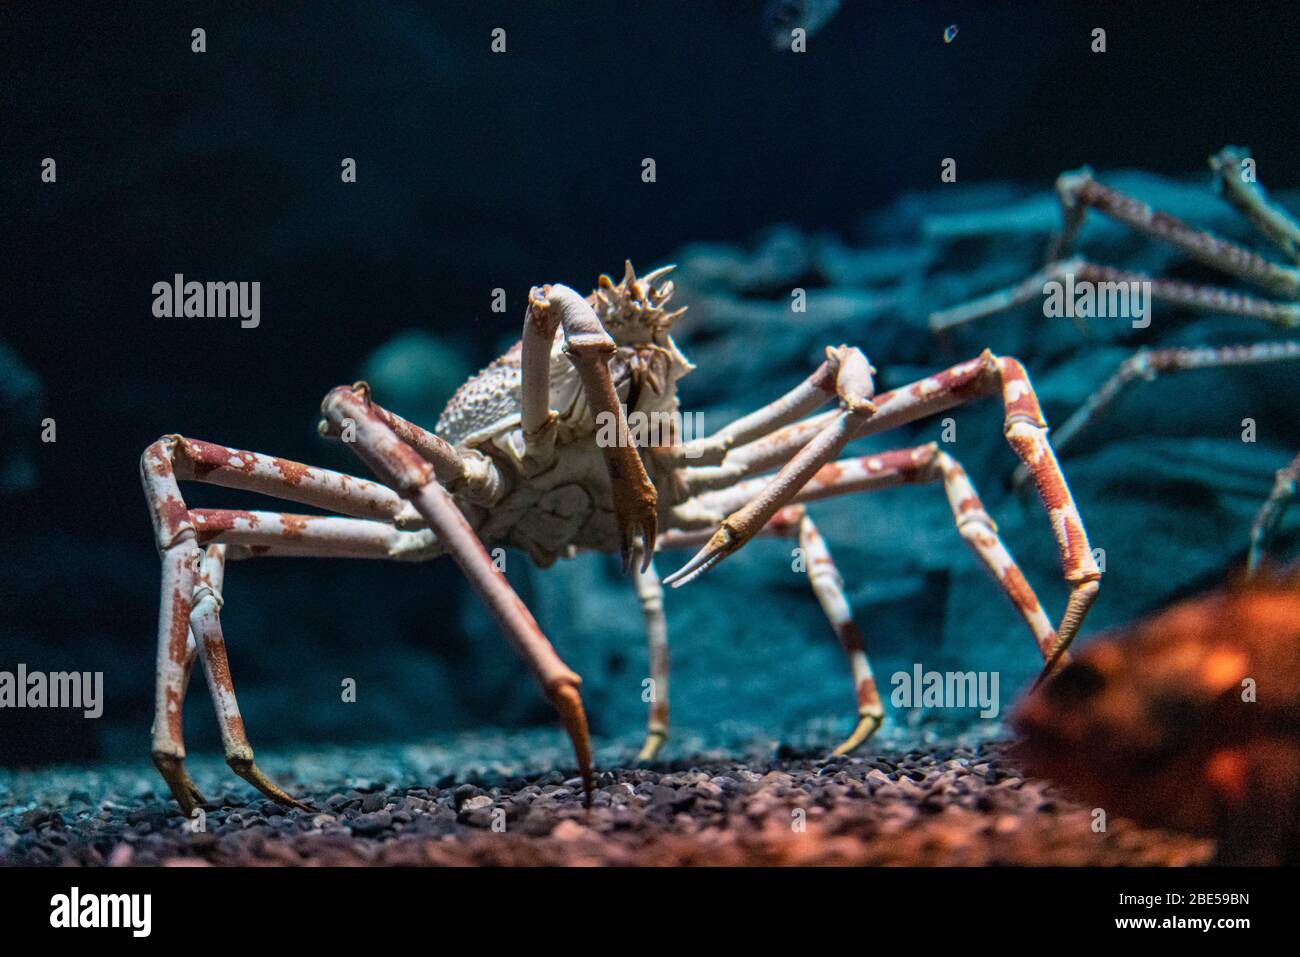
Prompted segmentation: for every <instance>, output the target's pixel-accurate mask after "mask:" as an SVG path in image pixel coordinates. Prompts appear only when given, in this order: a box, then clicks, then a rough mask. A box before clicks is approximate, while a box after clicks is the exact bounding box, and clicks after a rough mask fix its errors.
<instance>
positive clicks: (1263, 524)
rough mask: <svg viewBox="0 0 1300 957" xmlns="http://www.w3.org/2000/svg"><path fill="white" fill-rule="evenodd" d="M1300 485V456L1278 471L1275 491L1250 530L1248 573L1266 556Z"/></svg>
mask: <svg viewBox="0 0 1300 957" xmlns="http://www.w3.org/2000/svg"><path fill="white" fill-rule="evenodd" d="M1297 485H1300V455H1297V456H1296V457H1295V458H1294V459H1292V460H1291V464H1290V465H1287V466H1286V467H1285V468H1280V469H1278V470H1277V478H1276V479H1275V480H1274V482H1273V491H1272V492H1271V493H1270V494H1269V496H1268V499H1267V500H1266V501H1265V502H1264V505H1263V506H1262V507H1261V508H1260V510H1259V513H1258V514H1257V515H1256V516H1255V522H1254V524H1253V525H1252V526H1251V529H1250V557H1249V558H1248V559H1247V563H1246V569H1247V572H1249V573H1253V572H1254V571H1255V570H1256V569H1257V568H1258V567H1259V563H1260V560H1261V559H1262V558H1263V556H1264V551H1265V549H1267V548H1268V543H1269V541H1270V539H1272V537H1273V533H1274V532H1275V531H1276V530H1277V526H1278V524H1279V523H1280V522H1281V521H1282V516H1283V515H1284V514H1285V513H1286V509H1287V506H1288V505H1290V504H1291V501H1292V499H1294V498H1295V497H1296V488H1297Z"/></svg>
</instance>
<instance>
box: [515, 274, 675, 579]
mask: <svg viewBox="0 0 1300 957" xmlns="http://www.w3.org/2000/svg"><path fill="white" fill-rule="evenodd" d="M557 329H563V331H564V346H565V352H566V354H567V355H568V357H569V360H570V361H571V362H572V363H573V365H574V368H575V369H577V371H578V377H579V378H580V379H581V380H582V389H583V393H584V394H585V395H586V397H587V401H588V402H589V403H590V404H591V407H592V409H593V410H594V411H595V413H596V415H597V416H598V417H599V416H612V417H613V418H612V421H613V422H614V423H615V425H616V429H617V431H616V433H615V436H616V440H615V441H614V442H610V443H605V444H604V445H603V447H602V449H601V451H602V453H603V454H604V457H605V466H606V468H607V469H608V471H609V479H610V484H611V486H612V490H613V494H614V512H615V514H616V516H617V518H618V532H619V538H620V542H621V546H622V548H621V551H622V556H623V565H624V567H625V568H630V567H631V562H632V556H633V551H634V545H635V544H636V539H637V538H638V537H639V538H640V541H641V545H642V549H641V554H642V562H643V565H642V569H643V570H644V568H645V565H644V563H645V562H649V560H650V556H651V555H653V554H654V549H655V534H656V517H655V502H656V498H657V493H656V492H655V487H654V486H653V485H652V484H651V483H650V477H649V476H648V475H647V474H646V470H645V465H644V464H643V463H642V461H641V455H640V453H639V452H637V449H636V447H635V445H634V444H633V443H632V442H631V441H630V438H629V435H628V428H627V416H626V415H625V414H624V411H623V404H622V403H621V402H620V401H619V398H618V391H617V390H616V389H615V387H614V380H613V377H612V376H611V375H610V372H609V359H610V356H612V355H613V354H614V353H615V352H616V351H617V348H618V347H617V345H616V344H615V342H614V339H613V337H611V336H610V334H609V333H608V332H606V331H605V327H604V326H603V325H601V322H600V318H599V317H598V316H597V315H596V311H595V310H594V309H593V308H592V307H591V304H590V303H588V302H587V300H585V299H584V298H582V296H580V295H578V294H577V293H576V292H574V291H573V290H572V289H570V288H569V287H568V286H562V285H558V284H557V285H551V286H542V287H540V288H534V289H533V290H532V291H530V292H529V294H528V311H527V313H526V314H525V316H524V334H523V340H522V343H523V345H522V347H521V348H522V353H521V358H520V361H521V363H522V366H521V369H520V376H521V381H520V391H521V394H520V405H521V411H520V424H521V426H522V429H523V433H524V450H525V451H524V459H525V465H526V467H528V468H533V469H537V470H539V471H540V470H542V469H545V468H547V467H548V466H549V465H550V464H551V462H553V461H554V460H555V431H556V423H557V421H558V413H556V412H555V411H554V410H552V409H551V407H550V402H551V398H550V377H551V345H552V343H553V342H554V341H555V333H556V330H557ZM599 423H600V418H597V424H598V425H599Z"/></svg>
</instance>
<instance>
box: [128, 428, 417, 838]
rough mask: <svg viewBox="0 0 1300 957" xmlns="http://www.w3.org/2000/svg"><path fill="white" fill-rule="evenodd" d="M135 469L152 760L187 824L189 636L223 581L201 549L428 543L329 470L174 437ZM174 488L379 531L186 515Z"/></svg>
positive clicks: (389, 506)
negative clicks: (151, 674)
mask: <svg viewBox="0 0 1300 957" xmlns="http://www.w3.org/2000/svg"><path fill="white" fill-rule="evenodd" d="M140 467H141V477H142V480H143V484H144V490H145V497H146V501H147V503H148V505H149V510H150V516H151V518H152V520H153V525H154V531H155V535H156V539H157V543H158V549H159V553H160V555H161V557H162V583H161V597H160V601H159V623H158V652H157V662H156V678H157V685H156V693H155V701H154V723H153V732H152V737H153V745H152V754H153V760H154V764H155V766H156V767H157V768H158V770H159V772H160V773H161V774H162V776H163V778H164V780H166V781H167V784H168V786H169V788H170V789H171V792H172V795H173V796H174V797H175V798H176V800H177V803H179V804H180V806H181V808H182V809H183V810H184V811H185V813H186V814H188V813H190V812H191V811H192V810H193V809H194V807H195V806H196V805H197V804H200V803H203V798H202V796H201V795H200V794H199V792H198V790H197V788H195V786H194V784H193V782H192V781H191V780H190V778H189V776H188V774H186V772H185V768H184V760H185V745H184V740H183V733H182V728H183V720H182V714H183V707H184V701H185V692H186V688H187V686H188V679H189V675H190V672H191V670H192V668H193V666H194V662H195V660H196V657H198V656H200V655H202V645H203V642H202V641H201V640H196V634H195V632H194V630H193V627H192V626H193V624H194V612H195V607H196V602H197V600H198V599H199V598H202V597H203V594H204V591H205V589H206V591H207V593H208V594H209V595H219V594H220V591H221V585H220V583H219V582H218V581H216V580H215V578H214V576H218V575H220V574H221V573H222V572H223V571H224V566H223V564H221V563H218V562H216V561H215V559H212V560H208V561H206V562H205V549H204V546H206V545H209V544H221V545H226V546H229V550H228V552H227V553H226V555H224V556H223V557H229V558H243V557H252V556H254V555H262V554H271V555H277V554H286V555H322V556H335V555H345V554H355V555H356V556H357V557H388V558H402V557H408V556H409V557H426V556H431V555H432V554H436V542H435V540H434V538H433V533H432V532H430V531H428V530H427V529H421V530H419V531H411V532H406V531H401V530H399V529H398V528H396V527H395V526H394V525H393V524H389V523H390V522H399V523H402V524H404V525H407V526H413V525H422V524H423V520H422V519H420V517H419V515H418V514H417V513H416V512H415V511H414V510H413V509H410V508H409V507H408V506H407V504H406V503H405V502H404V501H403V500H402V499H401V498H400V497H399V496H398V495H397V494H396V493H395V492H393V491H392V490H391V489H388V488H385V487H383V486H381V485H379V484H377V483H374V482H370V481H367V480H365V479H359V478H354V477H352V476H349V475H343V474H341V473H337V472H331V471H329V470H328V469H318V468H314V467H312V466H307V465H302V464H301V463H297V462H291V461H288V460H286V459H279V458H272V457H270V456H265V455H259V454H257V453H254V452H246V451H243V450H240V449H232V448H227V447H226V446H220V445H214V444H212V443H210V442H201V441H198V440H194V439H187V438H185V437H183V436H179V435H170V436H165V437H163V438H162V439H159V440H158V441H157V442H155V443H154V444H153V445H151V446H149V448H148V449H146V450H145V453H144V455H143V456H142V457H141V463H140ZM183 480H193V481H201V482H208V483H212V484H217V485H224V486H227V487H232V488H241V489H246V490H249V491H255V492H262V493H265V494H270V495H276V496H279V497H280V498H285V499H289V500H292V501H297V502H302V503H304V504H308V505H312V506H317V507H322V508H332V509H335V510H338V511H342V512H345V513H349V514H360V515H366V516H376V517H377V518H381V519H386V520H387V521H381V520H369V519H356V518H342V517H339V516H293V515H283V514H280V513H271V512H245V511H225V510H214V509H195V510H193V511H191V510H190V509H189V508H188V506H187V505H186V503H185V501H184V498H183V497H182V495H181V491H180V484H179V483H180V481H183ZM385 542H386V543H388V548H389V550H388V551H387V552H386V553H382V554H381V553H380V551H379V549H378V548H377V547H376V545H377V543H379V544H382V543H385ZM214 600H215V599H214ZM210 611H211V609H210V608H209V609H206V610H205V612H204V615H203V621H204V622H205V623H206V622H208V621H209V619H210V618H211V615H210V614H209V612H210ZM218 627H219V624H218ZM223 658H224V643H223ZM227 674H228V669H227ZM225 730H228V729H225V728H223V733H224V731H225ZM236 770H237V771H238V770H239V769H238V768H236Z"/></svg>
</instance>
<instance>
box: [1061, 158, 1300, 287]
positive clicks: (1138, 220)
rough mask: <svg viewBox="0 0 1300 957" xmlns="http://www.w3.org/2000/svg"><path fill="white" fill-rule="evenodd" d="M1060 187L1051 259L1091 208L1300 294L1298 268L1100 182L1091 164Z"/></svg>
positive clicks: (1248, 277)
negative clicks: (1061, 220)
mask: <svg viewBox="0 0 1300 957" xmlns="http://www.w3.org/2000/svg"><path fill="white" fill-rule="evenodd" d="M1056 192H1057V195H1058V196H1060V198H1061V209H1062V212H1063V214H1064V217H1065V226H1064V228H1063V229H1062V231H1061V235H1060V237H1059V238H1058V240H1057V242H1056V243H1055V247H1056V248H1055V249H1054V250H1053V252H1052V254H1051V255H1050V256H1049V257H1048V258H1050V259H1058V258H1060V256H1061V255H1063V254H1064V253H1065V252H1066V251H1067V250H1068V249H1069V248H1070V247H1071V246H1072V245H1073V243H1074V239H1075V236H1076V235H1077V234H1078V231H1079V227H1080V226H1081V225H1082V224H1083V217H1084V213H1085V212H1086V210H1087V208H1088V207H1092V208H1093V209H1095V210H1097V211H1098V212H1100V213H1104V214H1105V215H1106V216H1109V217H1110V218H1111V219H1114V220H1116V221H1117V222H1121V223H1124V224H1125V225H1126V226H1129V227H1130V228H1132V229H1134V230H1136V231H1137V232H1139V233H1142V234H1143V235H1145V236H1150V237H1151V238H1152V239H1155V240H1158V241H1160V242H1163V243H1166V244H1168V245H1170V246H1173V247H1174V248H1175V249H1177V250H1179V251H1180V252H1182V253H1185V254H1186V255H1187V256H1189V257H1191V258H1192V259H1195V260H1196V261H1197V262H1199V263H1202V264H1204V265H1206V266H1209V267H1210V268H1211V269H1217V270H1219V271H1221V272H1225V273H1227V274H1228V275H1230V276H1236V277H1237V278H1239V279H1242V280H1245V281H1246V282H1248V283H1251V284H1252V285H1254V286H1258V287H1260V288H1262V289H1268V290H1270V291H1271V292H1272V293H1274V294H1275V295H1279V296H1282V297H1283V298H1285V299H1296V298H1300V269H1296V268H1294V267H1291V266H1282V265H1278V264H1277V263H1273V262H1269V261H1268V260H1267V259H1265V258H1264V257H1263V256H1260V255H1259V254H1258V253H1255V252H1252V251H1251V250H1249V249H1246V248H1245V247H1244V246H1239V245H1237V244H1236V243H1234V242H1231V241H1229V240H1226V239H1222V238H1220V237H1218V236H1215V235H1214V234H1213V233H1211V232H1208V231H1207V230H1203V229H1195V228H1193V227H1191V226H1189V225H1187V224H1186V223H1184V222H1183V221H1182V220H1180V219H1177V218H1175V217H1173V216H1170V215H1169V214H1168V213H1162V212H1160V211H1159V210H1156V209H1152V208H1151V207H1150V206H1148V205H1147V204H1146V203H1144V202H1142V201H1141V200H1138V199H1134V198H1133V197H1132V196H1128V195H1126V194H1125V193H1122V192H1120V191H1119V190H1117V189H1112V188H1111V187H1109V186H1104V185H1102V184H1101V183H1099V182H1097V181H1096V180H1095V179H1093V177H1092V171H1091V170H1089V169H1087V168H1084V169H1082V170H1077V171H1075V172H1072V173H1063V174H1062V175H1061V176H1060V177H1059V178H1058V179H1057V181H1056Z"/></svg>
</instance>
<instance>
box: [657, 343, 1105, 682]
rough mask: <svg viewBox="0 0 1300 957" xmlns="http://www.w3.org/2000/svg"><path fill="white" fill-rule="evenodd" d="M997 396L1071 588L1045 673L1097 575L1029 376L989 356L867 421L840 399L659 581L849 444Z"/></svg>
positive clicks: (913, 391) (877, 406) (892, 395)
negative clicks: (804, 441) (813, 434)
mask: <svg viewBox="0 0 1300 957" xmlns="http://www.w3.org/2000/svg"><path fill="white" fill-rule="evenodd" d="M997 394H1000V395H1001V397H1002V401H1003V406H1004V408H1005V410H1006V412H1005V417H1004V426H1003V428H1004V432H1005V434H1006V437H1007V441H1008V443H1009V444H1010V445H1011V447H1012V449H1013V451H1015V453H1016V454H1017V456H1019V458H1020V459H1021V461H1022V462H1024V463H1025V464H1026V466H1027V467H1028V469H1029V472H1030V474H1031V475H1032V476H1033V478H1034V481H1035V484H1036V486H1037V488H1038V492H1039V497H1040V498H1041V500H1042V502H1043V505H1044V507H1045V509H1046V510H1047V513H1048V517H1049V519H1050V522H1051V526H1052V530H1053V532H1054V533H1055V535H1056V539H1057V546H1058V549H1059V551H1060V554H1061V565H1062V572H1063V575H1064V578H1065V580H1066V582H1067V583H1068V584H1069V585H1070V588H1071V591H1070V597H1069V600H1068V601H1067V604H1066V610H1065V612H1064V614H1063V616H1062V619H1061V624H1060V626H1059V627H1058V628H1057V629H1056V639H1055V642H1054V645H1053V648H1052V650H1051V652H1050V653H1049V654H1048V656H1047V665H1046V667H1045V669H1044V674H1047V673H1050V671H1051V670H1052V669H1054V668H1055V667H1056V665H1057V663H1058V662H1059V660H1060V658H1061V656H1062V655H1063V654H1064V653H1065V650H1066V649H1067V648H1068V647H1069V644H1070V642H1071V641H1073V639H1074V636H1075V634H1076V633H1077V631H1078V628H1079V626H1080V625H1081V624H1082V621H1083V618H1084V616H1085V615H1086V614H1087V611H1088V608H1089V607H1091V605H1092V602H1093V600H1094V599H1095V597H1096V594H1097V589H1098V581H1099V580H1100V578H1101V571H1100V569H1099V568H1098V566H1097V563H1096V561H1095V559H1094V558H1093V555H1092V551H1091V548H1090V546H1089V544H1088V538H1087V534H1086V532H1085V531H1084V528H1083V523H1082V521H1081V520H1080V518H1079V514H1078V509H1077V508H1076V507H1075V504H1074V499H1073V496H1071V494H1070V490H1069V487H1068V485H1067V484H1066V482H1065V477H1064V475H1062V473H1061V469H1060V465H1059V464H1058V462H1057V460H1056V456H1055V454H1054V453H1053V451H1052V447H1051V444H1050V443H1049V442H1048V440H1047V423H1046V421H1045V420H1044V419H1043V415H1042V410H1041V408H1040V407H1039V404H1038V398H1037V396H1036V395H1035V393H1034V390H1033V386H1032V385H1031V384H1030V381H1029V376H1028V373H1026V372H1025V369H1024V367H1023V366H1022V365H1021V364H1020V363H1019V362H1018V361H1017V360H1015V359H1011V358H1000V357H997V356H994V355H993V354H992V353H991V352H988V351H985V352H984V353H983V355H981V356H980V357H978V358H977V359H972V360H970V361H968V362H964V363H960V364H959V365H956V366H953V367H952V368H950V369H947V370H945V371H943V372H940V373H938V374H937V375H934V376H930V377H928V378H926V379H922V380H920V381H918V382H916V383H913V384H912V385H910V386H907V387H905V388H902V389H897V390H895V391H893V392H889V393H886V394H884V395H880V396H876V397H875V400H874V404H873V411H872V412H871V414H869V415H868V414H856V415H854V414H852V407H851V406H849V405H848V404H846V403H845V402H844V401H843V400H841V406H842V411H841V414H840V415H839V416H837V417H836V419H834V420H832V423H831V424H830V425H828V426H827V427H826V428H824V429H823V430H822V431H821V432H819V433H818V437H817V438H816V439H814V440H813V441H812V442H810V443H809V444H808V445H807V446H805V448H804V449H803V450H801V451H800V452H799V453H798V454H797V455H795V457H794V458H792V459H791V460H790V461H789V462H788V463H786V465H785V466H784V467H783V468H782V469H781V470H780V471H779V472H778V473H777V475H776V476H775V477H774V478H772V479H770V480H768V481H766V482H765V483H764V484H763V485H762V487H761V490H759V491H758V492H757V494H755V495H754V496H753V497H752V498H751V499H749V500H748V501H747V502H746V503H745V504H743V505H741V506H740V507H739V508H738V509H737V510H736V511H733V512H731V513H730V514H728V515H727V516H726V518H724V519H723V520H722V521H721V523H720V526H719V528H718V530H717V531H716V532H715V533H714V535H713V536H712V538H711V539H710V540H709V543H708V544H707V545H706V546H705V547H704V548H703V549H702V550H701V551H700V552H699V553H698V554H697V555H696V556H695V557H694V558H693V559H692V560H691V561H689V562H688V563H687V564H686V565H684V566H683V567H682V568H681V569H679V570H678V571H677V572H675V573H674V574H672V575H670V576H668V577H667V578H665V579H664V581H665V582H666V583H669V584H673V585H674V587H676V586H677V585H679V584H684V583H685V582H686V581H689V580H691V579H693V578H695V577H697V576H698V575H699V574H702V573H703V572H704V571H707V570H708V569H709V568H711V567H713V566H714V565H716V564H717V563H718V562H719V561H721V560H722V558H724V557H725V556H726V555H727V554H730V553H731V552H733V551H735V550H736V549H737V548H739V547H740V546H741V545H743V544H744V543H745V542H746V541H748V539H749V538H751V537H752V536H753V535H754V533H755V532H757V531H758V530H759V529H760V528H762V526H763V525H764V524H766V522H767V521H768V520H769V519H770V518H771V516H772V514H774V513H775V511H776V510H777V509H779V508H781V507H782V506H784V505H787V504H790V503H792V502H793V501H795V500H796V497H797V495H798V494H799V492H800V490H801V489H803V488H804V487H805V486H806V485H808V483H809V481H810V480H811V479H812V478H813V476H814V475H815V474H816V473H817V472H818V470H820V469H821V468H822V467H824V466H825V465H827V464H828V462H829V459H830V458H831V457H832V456H833V454H834V453H835V452H837V451H838V450H839V448H842V447H843V445H844V444H845V443H846V442H847V441H848V440H850V439H853V438H857V437H861V436H865V435H872V434H875V433H878V432H883V431H886V430H888V429H892V428H897V427H898V426H901V425H904V424H906V423H908V422H912V421H915V420H916V419H919V418H923V417H925V416H929V415H934V414H937V413H939V412H942V411H944V410H946V409H950V408H953V407H954V406H957V405H961V404H963V403H965V402H968V401H971V400H972V399H976V398H981V397H984V396H990V395H997ZM778 434H779V433H778ZM775 437H776V436H773V438H775ZM867 458H870V457H867ZM698 511H699V506H698V503H696V502H686V503H683V506H682V507H680V511H675V516H676V518H677V519H678V521H679V522H681V523H682V524H683V525H686V524H687V523H695V522H698V521H699V518H700V515H699V514H698ZM692 512H694V514H692Z"/></svg>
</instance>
